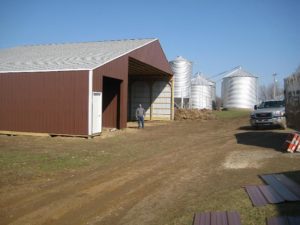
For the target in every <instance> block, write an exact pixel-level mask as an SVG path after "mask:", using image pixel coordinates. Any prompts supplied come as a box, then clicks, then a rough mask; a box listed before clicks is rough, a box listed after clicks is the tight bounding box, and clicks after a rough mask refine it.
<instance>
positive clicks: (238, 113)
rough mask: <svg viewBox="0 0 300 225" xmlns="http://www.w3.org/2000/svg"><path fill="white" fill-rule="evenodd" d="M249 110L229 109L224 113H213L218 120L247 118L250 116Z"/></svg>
mask: <svg viewBox="0 0 300 225" xmlns="http://www.w3.org/2000/svg"><path fill="white" fill-rule="evenodd" d="M250 112H251V111H250V110H246V109H230V110H224V111H215V112H214V113H215V114H216V116H217V118H218V119H233V118H238V117H247V116H249V115H250Z"/></svg>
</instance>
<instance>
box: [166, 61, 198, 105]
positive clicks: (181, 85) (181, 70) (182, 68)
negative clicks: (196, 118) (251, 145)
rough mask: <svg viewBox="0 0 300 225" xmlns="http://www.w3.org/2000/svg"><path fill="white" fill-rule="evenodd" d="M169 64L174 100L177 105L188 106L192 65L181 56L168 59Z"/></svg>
mask: <svg viewBox="0 0 300 225" xmlns="http://www.w3.org/2000/svg"><path fill="white" fill-rule="evenodd" d="M170 65H171V69H172V71H173V73H174V100H175V103H176V104H177V105H178V106H180V107H181V108H183V107H185V106H188V102H189V98H190V87H191V78H192V73H193V65H192V62H190V61H188V60H187V59H185V58H183V57H182V56H178V57H177V58H176V59H174V60H172V61H170Z"/></svg>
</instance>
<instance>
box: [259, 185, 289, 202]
mask: <svg viewBox="0 0 300 225" xmlns="http://www.w3.org/2000/svg"><path fill="white" fill-rule="evenodd" d="M258 188H259V190H260V191H261V192H262V193H263V195H264V197H265V198H266V200H267V201H268V202H269V203H272V204H276V203H281V202H284V199H283V198H282V197H281V196H280V195H279V194H278V193H277V192H276V191H275V190H274V189H273V188H272V187H271V186H270V185H259V186H258Z"/></svg>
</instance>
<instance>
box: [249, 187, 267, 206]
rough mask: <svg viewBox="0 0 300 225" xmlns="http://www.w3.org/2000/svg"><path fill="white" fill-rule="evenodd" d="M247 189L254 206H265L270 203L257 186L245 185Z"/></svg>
mask: <svg viewBox="0 0 300 225" xmlns="http://www.w3.org/2000/svg"><path fill="white" fill-rule="evenodd" d="M245 189H246V191H247V193H248V195H249V197H250V199H251V201H252V203H253V205H254V206H264V205H267V204H268V202H267V200H266V199H265V197H264V196H263V194H262V193H261V192H260V190H259V188H258V187H257V186H254V185H248V186H245Z"/></svg>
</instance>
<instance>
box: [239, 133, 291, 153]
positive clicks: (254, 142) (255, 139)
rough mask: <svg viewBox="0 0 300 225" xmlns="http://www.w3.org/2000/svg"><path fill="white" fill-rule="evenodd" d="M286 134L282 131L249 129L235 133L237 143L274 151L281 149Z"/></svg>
mask: <svg viewBox="0 0 300 225" xmlns="http://www.w3.org/2000/svg"><path fill="white" fill-rule="evenodd" d="M287 136H288V134H287V133H283V132H273V131H270V130H266V131H264V130H262V131H259V132H257V131H251V130H249V131H248V132H243V133H237V134H235V137H236V140H237V143H238V144H243V145H251V146H258V147H263V148H270V149H273V150H276V151H280V152H285V151H283V144H284V142H285V140H286V138H287Z"/></svg>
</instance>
